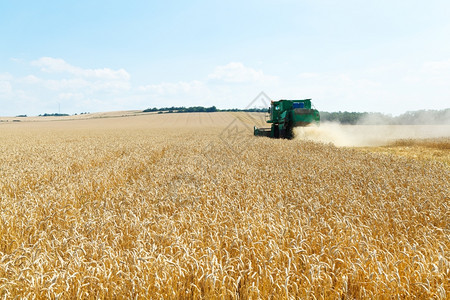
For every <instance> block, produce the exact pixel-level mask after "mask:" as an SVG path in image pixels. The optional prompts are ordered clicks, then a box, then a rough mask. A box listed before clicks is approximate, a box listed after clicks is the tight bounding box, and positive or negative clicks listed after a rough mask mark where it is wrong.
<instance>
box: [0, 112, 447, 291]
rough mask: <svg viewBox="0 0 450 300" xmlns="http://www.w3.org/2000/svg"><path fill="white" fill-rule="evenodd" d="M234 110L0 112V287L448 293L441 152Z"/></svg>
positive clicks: (91, 289) (444, 173)
mask: <svg viewBox="0 0 450 300" xmlns="http://www.w3.org/2000/svg"><path fill="white" fill-rule="evenodd" d="M211 118H212V119H211ZM214 118H216V119H214ZM248 118H249V115H243V116H241V118H240V119H238V120H237V121H236V122H235V121H234V120H235V119H234V116H233V115H231V114H225V113H220V114H192V115H189V114H185V115H182V114H177V115H175V114H173V115H171V116H168V115H147V116H141V117H133V118H118V119H104V120H79V121H66V122H42V123H35V122H32V123H28V124H26V123H15V124H2V125H0V141H1V143H0V150H1V152H0V153H1V154H0V197H1V201H0V209H1V210H0V211H1V213H0V296H1V297H2V298H14V297H21V298H23V297H29V298H56V297H60V298H141V299H145V298H153V299H161V298H162V299H185V298H195V299H197V298H205V299H217V298H219V299H237V298H239V299H258V298H261V299H270V298H272V299H299V298H301V299H305V298H367V299H368V298H391V297H392V298H394V297H395V298H397V297H400V298H417V297H418V298H436V299H447V298H448V297H449V295H450V281H449V278H450V261H449V257H450V249H449V248H450V243H449V238H450V227H449V224H450V201H449V200H450V199H449V182H450V178H449V169H448V166H447V165H445V164H442V163H440V162H437V161H419V160H414V159H409V158H404V157H397V156H389V155H382V154H377V153H367V152H362V151H357V150H353V149H341V148H336V147H334V146H332V145H324V144H316V143H313V142H302V141H286V140H271V139H267V138H255V137H253V136H252V133H251V131H249V130H248V128H247V125H248V124H247V123H249V119H248ZM195 119H197V121H195ZM233 122H235V123H233ZM229 124H234V125H236V127H233V126H234V125H232V126H231V127H230V126H229V127H227V125H229ZM206 126H207V127H206ZM224 129H225V130H224ZM234 129H235V130H234Z"/></svg>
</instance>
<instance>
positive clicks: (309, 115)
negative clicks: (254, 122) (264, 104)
mask: <svg viewBox="0 0 450 300" xmlns="http://www.w3.org/2000/svg"><path fill="white" fill-rule="evenodd" d="M266 122H267V123H269V124H271V127H270V128H257V127H256V126H255V127H254V135H256V136H267V137H271V138H285V139H292V138H293V136H294V134H293V129H294V127H299V126H308V125H310V124H316V125H319V122H320V115H319V111H318V110H317V109H314V108H313V107H312V105H311V99H302V100H278V101H272V102H271V104H270V108H269V116H268V120H267V121H266Z"/></svg>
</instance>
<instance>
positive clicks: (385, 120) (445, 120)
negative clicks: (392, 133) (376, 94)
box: [320, 108, 450, 125]
mask: <svg viewBox="0 0 450 300" xmlns="http://www.w3.org/2000/svg"><path fill="white" fill-rule="evenodd" d="M320 120H321V121H322V122H337V123H340V124H350V125H355V124H365V125H377V124H383V125H434V124H436V125H437V124H447V125H450V108H447V109H443V110H417V111H408V112H406V113H404V114H401V115H399V116H396V117H394V116H392V115H386V114H382V113H368V112H363V113H360V112H347V111H344V112H341V111H339V112H325V111H322V112H320Z"/></svg>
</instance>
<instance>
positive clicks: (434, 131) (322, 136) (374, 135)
mask: <svg viewBox="0 0 450 300" xmlns="http://www.w3.org/2000/svg"><path fill="white" fill-rule="evenodd" d="M294 135H295V139H296V140H309V141H315V142H321V143H326V144H328V143H331V144H334V145H335V146H337V147H368V146H383V145H387V144H389V143H390V142H393V141H395V140H400V139H426V138H439V137H450V125H341V124H338V123H321V124H320V126H308V127H296V128H294Z"/></svg>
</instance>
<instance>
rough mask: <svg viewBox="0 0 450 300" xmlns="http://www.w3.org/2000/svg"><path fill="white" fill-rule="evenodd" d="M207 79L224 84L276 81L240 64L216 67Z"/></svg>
mask: <svg viewBox="0 0 450 300" xmlns="http://www.w3.org/2000/svg"><path fill="white" fill-rule="evenodd" d="M208 79H210V80H214V81H222V82H225V83H252V82H271V81H276V79H277V78H276V77H274V76H268V75H265V74H264V73H263V71H261V70H255V69H252V68H249V67H246V66H244V64H242V63H240V62H231V63H229V64H227V65H224V66H217V67H216V68H215V69H214V71H213V72H212V73H211V74H209V75H208Z"/></svg>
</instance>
